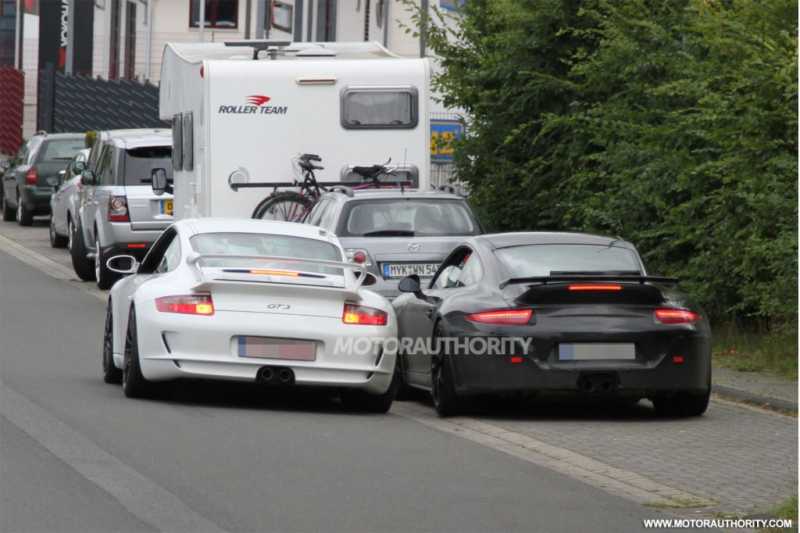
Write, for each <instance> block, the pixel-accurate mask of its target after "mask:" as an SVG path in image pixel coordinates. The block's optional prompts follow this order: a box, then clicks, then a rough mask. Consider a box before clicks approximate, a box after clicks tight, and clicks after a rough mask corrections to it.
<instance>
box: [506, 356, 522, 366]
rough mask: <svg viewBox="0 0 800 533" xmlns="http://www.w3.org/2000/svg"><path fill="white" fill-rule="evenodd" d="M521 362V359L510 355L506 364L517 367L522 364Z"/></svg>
mask: <svg viewBox="0 0 800 533" xmlns="http://www.w3.org/2000/svg"><path fill="white" fill-rule="evenodd" d="M522 361H523V359H522V357H521V356H519V355H512V356H511V357H509V359H508V362H509V363H511V364H512V365H519V364H521V363H522Z"/></svg>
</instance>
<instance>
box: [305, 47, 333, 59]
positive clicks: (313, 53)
mask: <svg viewBox="0 0 800 533" xmlns="http://www.w3.org/2000/svg"><path fill="white" fill-rule="evenodd" d="M295 56H296V57H336V52H334V51H333V50H330V49H328V48H322V47H321V46H314V47H312V48H305V49H303V50H300V51H299V52H297V54H295Z"/></svg>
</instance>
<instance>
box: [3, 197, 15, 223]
mask: <svg viewBox="0 0 800 533" xmlns="http://www.w3.org/2000/svg"><path fill="white" fill-rule="evenodd" d="M16 216H17V213H16V211H14V210H13V209H11V208H10V207H9V206H8V199H7V198H6V197H5V195H4V196H3V220H4V221H5V222H13V221H14V218H15V217H16Z"/></svg>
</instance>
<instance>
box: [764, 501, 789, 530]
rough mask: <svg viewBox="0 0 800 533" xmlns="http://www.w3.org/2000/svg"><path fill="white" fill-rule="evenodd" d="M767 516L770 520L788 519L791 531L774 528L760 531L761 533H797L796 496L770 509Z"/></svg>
mask: <svg viewBox="0 0 800 533" xmlns="http://www.w3.org/2000/svg"><path fill="white" fill-rule="evenodd" d="M767 516H769V517H771V518H788V519H791V521H792V527H791V529H776V528H767V529H762V530H761V533H778V532H780V533H786V532H797V496H792V497H791V498H789V499H788V500H786V501H784V502H783V503H781V504H780V505H778V506H777V507H775V508H773V509H771V510H770V511H769V512H768V513H767Z"/></svg>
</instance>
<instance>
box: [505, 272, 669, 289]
mask: <svg viewBox="0 0 800 533" xmlns="http://www.w3.org/2000/svg"><path fill="white" fill-rule="evenodd" d="M569 281H620V282H631V283H667V284H671V285H674V284H676V283H678V278H668V277H664V276H640V275H631V274H622V275H619V274H557V275H552V276H533V277H527V278H509V279H507V280H504V281H502V282H501V283H500V288H501V289H502V288H505V287H507V286H508V285H522V284H534V283H539V284H541V285H547V284H548V283H564V282H569Z"/></svg>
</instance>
